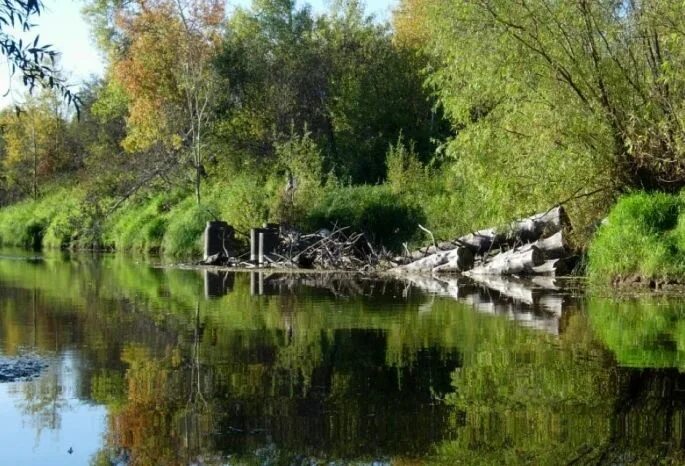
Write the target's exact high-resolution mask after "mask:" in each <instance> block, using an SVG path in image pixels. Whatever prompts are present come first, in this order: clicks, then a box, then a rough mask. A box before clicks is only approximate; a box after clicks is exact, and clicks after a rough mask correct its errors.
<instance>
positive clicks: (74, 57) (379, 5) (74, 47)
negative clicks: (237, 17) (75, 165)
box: [0, 0, 397, 106]
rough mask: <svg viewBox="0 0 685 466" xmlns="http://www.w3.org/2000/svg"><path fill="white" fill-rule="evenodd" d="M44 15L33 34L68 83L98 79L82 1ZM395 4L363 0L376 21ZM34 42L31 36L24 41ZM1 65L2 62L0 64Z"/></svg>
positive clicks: (322, 4)
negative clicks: (54, 56) (50, 49)
mask: <svg viewBox="0 0 685 466" xmlns="http://www.w3.org/2000/svg"><path fill="white" fill-rule="evenodd" d="M43 2H44V5H45V11H44V12H43V14H42V15H41V16H40V17H39V18H37V20H36V21H35V23H36V25H37V27H36V28H35V32H36V33H38V34H40V38H41V42H42V43H44V44H52V45H53V46H54V48H55V49H56V50H58V51H60V52H61V53H62V56H61V60H60V62H61V66H62V68H63V70H64V72H65V74H66V75H67V76H68V79H69V82H70V83H72V84H74V85H76V86H78V85H80V84H81V83H82V82H83V81H85V80H87V79H88V78H89V77H90V76H92V75H101V74H102V69H103V60H102V58H101V57H100V55H99V52H98V51H97V49H96V48H95V46H94V43H93V40H92V38H91V37H90V30H89V28H88V25H87V24H86V23H85V21H84V20H83V17H82V15H81V8H82V7H83V1H82V0H43ZM396 2H397V0H366V2H365V3H366V9H367V12H368V13H372V14H374V15H375V16H377V17H379V18H383V19H385V18H389V16H390V11H391V9H392V7H393V6H394V5H395V4H396ZM250 3H251V0H228V2H227V4H228V8H229V9H230V8H232V7H235V6H237V5H241V6H248V5H249V4H250ZM300 3H309V4H310V5H311V6H312V8H313V9H314V11H315V12H322V11H325V10H326V8H327V6H328V5H329V0H309V1H306V0H305V1H302V0H300ZM28 37H30V38H31V39H32V38H33V34H31V35H29V36H27V38H28ZM0 64H2V62H0ZM4 68H5V67H4V66H0V94H4V93H5V92H7V90H8V87H9V80H8V73H7V72H5V69H4ZM22 93H23V88H22V87H21V84H13V85H12V89H11V92H10V94H9V96H7V97H4V98H1V99H0V106H5V105H7V104H9V103H12V102H13V101H18V100H20V96H21V94H22Z"/></svg>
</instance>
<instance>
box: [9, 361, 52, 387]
mask: <svg viewBox="0 0 685 466" xmlns="http://www.w3.org/2000/svg"><path fill="white" fill-rule="evenodd" d="M46 367H48V364H47V363H46V362H45V361H44V360H43V359H41V358H39V357H37V356H29V355H26V356H19V357H11V358H10V357H5V356H0V383H5V382H20V381H26V380H31V379H34V378H36V377H38V376H39V375H40V374H41V373H42V372H43V370H44V369H45V368H46Z"/></svg>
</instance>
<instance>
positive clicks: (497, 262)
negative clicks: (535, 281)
mask: <svg viewBox="0 0 685 466" xmlns="http://www.w3.org/2000/svg"><path fill="white" fill-rule="evenodd" d="M544 261H545V258H544V254H543V253H542V251H540V250H539V249H538V248H537V247H535V246H533V245H527V246H525V249H523V250H519V249H512V250H511V251H506V252H503V253H501V254H498V255H496V256H494V257H493V258H492V259H491V260H489V261H488V262H486V263H484V264H482V265H480V266H478V267H474V268H473V269H472V270H470V271H469V272H467V274H468V275H516V274H527V273H533V269H534V267H537V266H539V265H542V264H543V263H544Z"/></svg>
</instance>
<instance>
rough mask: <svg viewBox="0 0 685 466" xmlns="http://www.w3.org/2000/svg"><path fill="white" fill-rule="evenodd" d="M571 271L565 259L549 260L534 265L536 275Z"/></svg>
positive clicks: (562, 273) (561, 273) (560, 273)
mask: <svg viewBox="0 0 685 466" xmlns="http://www.w3.org/2000/svg"><path fill="white" fill-rule="evenodd" d="M568 272H569V270H568V267H567V266H566V262H565V261H564V260H563V259H551V260H547V261H545V262H544V263H542V264H541V265H538V266H536V267H533V273H535V274H536V275H550V276H556V275H566V274H567V273H568Z"/></svg>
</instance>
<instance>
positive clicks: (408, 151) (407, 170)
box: [385, 135, 427, 193]
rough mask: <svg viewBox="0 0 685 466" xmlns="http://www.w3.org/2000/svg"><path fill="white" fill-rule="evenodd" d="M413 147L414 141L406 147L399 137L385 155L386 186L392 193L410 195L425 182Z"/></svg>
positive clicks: (422, 168)
mask: <svg viewBox="0 0 685 466" xmlns="http://www.w3.org/2000/svg"><path fill="white" fill-rule="evenodd" d="M414 146H415V145H414V141H410V142H409V145H408V146H407V145H406V144H405V143H404V138H403V137H402V135H400V136H399V137H398V138H397V143H395V144H394V145H390V147H389V148H388V152H387V154H386V155H385V166H386V170H387V172H386V179H387V184H388V185H389V186H390V189H392V191H393V192H394V193H410V192H413V191H416V190H417V189H421V187H422V186H423V185H424V184H425V183H426V182H427V180H426V176H425V170H424V167H423V165H422V164H421V162H420V161H419V158H418V155H417V153H416V151H415V147H414Z"/></svg>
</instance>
